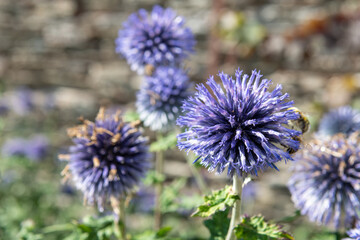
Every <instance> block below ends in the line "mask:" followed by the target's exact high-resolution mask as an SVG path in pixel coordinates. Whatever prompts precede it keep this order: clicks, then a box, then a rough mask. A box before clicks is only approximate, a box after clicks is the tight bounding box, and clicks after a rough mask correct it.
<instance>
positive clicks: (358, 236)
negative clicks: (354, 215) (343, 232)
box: [344, 222, 360, 240]
mask: <svg viewBox="0 0 360 240" xmlns="http://www.w3.org/2000/svg"><path fill="white" fill-rule="evenodd" d="M347 234H348V235H349V237H350V238H345V239H344V240H360V224H359V222H358V223H357V224H356V228H354V229H351V230H349V231H347Z"/></svg>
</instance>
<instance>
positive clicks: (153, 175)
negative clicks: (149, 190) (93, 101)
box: [144, 171, 165, 186]
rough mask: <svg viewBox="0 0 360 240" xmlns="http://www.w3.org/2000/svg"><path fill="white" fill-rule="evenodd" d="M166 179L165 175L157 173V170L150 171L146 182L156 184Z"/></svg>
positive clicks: (146, 183)
mask: <svg viewBox="0 0 360 240" xmlns="http://www.w3.org/2000/svg"><path fill="white" fill-rule="evenodd" d="M164 181H165V175H164V174H160V173H157V172H156V171H148V173H147V174H146V177H145V179H144V184H145V185H147V186H152V185H156V184H159V183H162V182H164Z"/></svg>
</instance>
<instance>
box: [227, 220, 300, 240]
mask: <svg viewBox="0 0 360 240" xmlns="http://www.w3.org/2000/svg"><path fill="white" fill-rule="evenodd" d="M234 231H235V235H236V237H237V239H240V240H294V238H293V237H292V236H291V235H290V234H288V233H286V232H285V231H283V230H282V229H281V227H280V226H278V225H276V224H273V223H268V222H266V221H265V220H264V217H263V216H260V215H258V216H253V217H243V218H242V219H241V223H240V224H239V225H238V226H236V227H235V229H234Z"/></svg>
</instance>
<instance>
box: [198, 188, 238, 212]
mask: <svg viewBox="0 0 360 240" xmlns="http://www.w3.org/2000/svg"><path fill="white" fill-rule="evenodd" d="M239 199H240V197H239V196H238V195H237V194H234V191H233V189H232V187H231V186H225V188H223V189H220V190H218V191H213V192H212V193H211V194H210V195H207V196H205V197H204V201H205V203H204V204H202V205H200V206H199V207H198V209H197V210H196V211H195V212H194V213H193V214H192V216H198V217H209V216H211V215H213V214H214V213H216V212H217V211H223V210H225V209H227V208H228V207H232V206H233V205H234V204H235V202H236V201H237V200H239Z"/></svg>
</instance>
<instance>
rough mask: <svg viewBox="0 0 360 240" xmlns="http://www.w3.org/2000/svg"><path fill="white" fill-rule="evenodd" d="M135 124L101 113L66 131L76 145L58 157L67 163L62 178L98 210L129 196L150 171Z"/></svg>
mask: <svg viewBox="0 0 360 240" xmlns="http://www.w3.org/2000/svg"><path fill="white" fill-rule="evenodd" d="M137 124H138V123H126V122H124V121H123V120H122V119H121V116H120V113H115V114H106V113H105V111H104V109H100V111H99V114H98V116H97V117H96V120H95V122H91V121H88V120H83V124H81V125H79V126H76V127H74V128H71V129H69V131H68V134H69V136H70V137H71V138H72V140H73V143H74V144H75V145H74V146H72V147H70V149H69V151H70V153H69V154H68V155H62V156H60V158H61V159H66V160H67V161H68V165H67V166H66V167H65V169H64V171H63V173H62V174H63V175H65V177H71V178H72V179H73V181H74V182H75V184H76V186H77V188H78V189H80V190H81V191H82V192H83V193H84V200H85V201H86V202H87V203H89V204H94V203H96V204H97V205H98V208H99V210H102V209H103V207H104V204H105V203H106V202H108V201H109V200H112V199H119V198H120V197H124V196H126V194H128V193H129V192H131V191H132V190H133V189H134V187H135V186H136V185H137V184H138V183H139V181H140V179H141V178H142V177H143V176H144V175H145V173H146V171H147V170H148V169H149V165H150V163H149V158H150V157H151V155H150V154H149V152H148V146H147V142H148V140H147V139H146V138H145V137H143V136H142V134H141V131H140V130H139V129H138V128H136V125H137Z"/></svg>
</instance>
